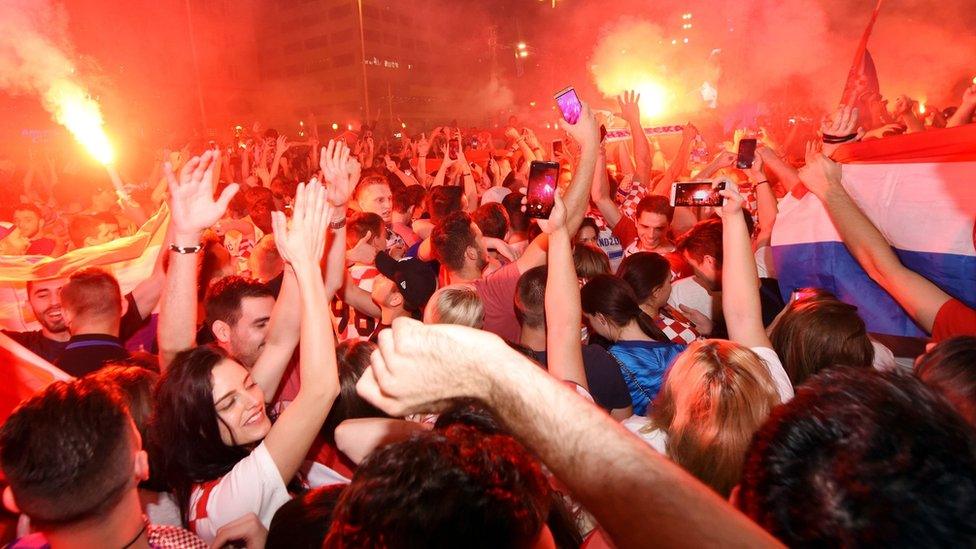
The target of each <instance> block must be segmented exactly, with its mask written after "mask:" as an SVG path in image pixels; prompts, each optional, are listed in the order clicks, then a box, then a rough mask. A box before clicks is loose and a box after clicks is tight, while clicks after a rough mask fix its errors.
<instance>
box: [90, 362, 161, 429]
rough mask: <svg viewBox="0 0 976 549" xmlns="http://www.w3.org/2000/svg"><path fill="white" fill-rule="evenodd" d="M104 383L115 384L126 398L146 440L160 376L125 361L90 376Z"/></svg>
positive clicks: (113, 363) (109, 365)
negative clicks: (155, 390)
mask: <svg viewBox="0 0 976 549" xmlns="http://www.w3.org/2000/svg"><path fill="white" fill-rule="evenodd" d="M88 377H90V378H94V379H97V380H99V381H102V382H104V383H108V384H110V385H111V384H114V385H115V386H116V387H118V388H119V389H120V390H121V392H122V393H121V394H122V396H123V397H125V402H126V406H127V407H128V408H129V414H130V415H131V416H132V421H133V422H135V424H136V429H138V430H139V434H140V435H142V436H143V438H146V433H147V428H148V426H149V417H150V416H151V415H152V411H153V403H154V402H155V401H154V400H153V394H152V393H153V389H155V387H156V382H157V381H159V374H158V373H156V372H153V371H152V370H147V369H145V368H142V367H139V366H132V365H128V364H126V363H125V362H124V361H119V362H112V363H109V364H107V365H106V366H105V367H104V368H102V369H101V370H98V371H96V372H93V373H91V374H89V375H88Z"/></svg>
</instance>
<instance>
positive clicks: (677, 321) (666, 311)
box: [654, 305, 701, 345]
mask: <svg viewBox="0 0 976 549" xmlns="http://www.w3.org/2000/svg"><path fill="white" fill-rule="evenodd" d="M654 324H655V325H656V326H657V327H658V328H660V329H661V331H662V332H664V335H666V336H668V339H669V340H671V342H672V343H683V344H686V345H687V344H689V343H691V342H693V341H695V340H696V339H698V338H699V337H701V334H699V333H698V331H697V330H695V325H694V324H693V323H692V322H691V321H690V320H688V318H687V317H685V315H683V314H681V312H680V311H678V310H677V309H673V308H672V307H671V306H670V305H665V306H664V307H661V309H660V311H658V314H657V316H655V317H654Z"/></svg>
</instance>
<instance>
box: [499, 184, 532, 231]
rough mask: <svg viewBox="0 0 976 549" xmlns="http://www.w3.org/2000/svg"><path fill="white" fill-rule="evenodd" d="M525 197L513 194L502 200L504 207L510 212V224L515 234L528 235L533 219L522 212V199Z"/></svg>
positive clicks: (517, 193) (520, 194)
mask: <svg viewBox="0 0 976 549" xmlns="http://www.w3.org/2000/svg"><path fill="white" fill-rule="evenodd" d="M523 198H525V195H524V194H522V193H520V192H512V193H511V194H509V195H507V196H505V198H503V199H502V206H504V207H505V211H506V212H508V223H509V227H511V229H512V232H513V233H528V232H529V226H530V224H531V223H530V222H531V219H530V218H529V216H528V215H526V214H525V212H524V211H522V199H523Z"/></svg>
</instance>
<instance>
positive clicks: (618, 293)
mask: <svg viewBox="0 0 976 549" xmlns="http://www.w3.org/2000/svg"><path fill="white" fill-rule="evenodd" d="M580 304H581V305H582V307H583V312H584V313H586V314H589V315H596V314H601V315H603V316H604V318H606V319H607V320H608V321H610V322H612V323H613V324H616V325H617V326H618V327H624V326H626V325H627V323H629V322H631V321H635V322H637V324H638V326H640V329H641V331H643V332H644V333H645V334H647V335H648V336H649V337H651V338H654V339H656V340H658V341H669V340H668V337H667V336H666V335H664V333H663V332H661V329H660V328H658V327H657V326H655V325H654V321H653V319H651V318H650V317H649V316H647V314H646V313H644V311H642V310H641V308H640V303H639V302H638V301H637V296H635V295H634V290H633V289H631V287H630V286H629V285H628V284H627V283H626V282H624V281H623V280H621V279H620V278H618V277H616V276H613V275H597V276H595V277H593V278H591V279H590V280H589V282H587V283H586V284H584V285H583V289H582V290H580Z"/></svg>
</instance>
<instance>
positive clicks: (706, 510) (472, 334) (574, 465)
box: [357, 318, 778, 548]
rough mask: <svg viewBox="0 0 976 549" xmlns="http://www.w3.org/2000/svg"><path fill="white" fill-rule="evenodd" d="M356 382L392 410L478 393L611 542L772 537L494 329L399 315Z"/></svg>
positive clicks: (766, 543)
mask: <svg viewBox="0 0 976 549" xmlns="http://www.w3.org/2000/svg"><path fill="white" fill-rule="evenodd" d="M485 357H491V359H490V360H488V359H486V358H485ZM357 390H358V392H359V394H360V395H361V396H363V398H365V399H366V400H368V401H370V402H371V403H373V404H374V405H376V406H377V407H379V408H380V409H382V410H383V411H385V412H387V413H389V414H392V415H395V416H402V415H405V414H408V413H413V412H421V411H423V412H432V411H439V410H442V409H443V408H444V407H445V406H446V405H447V404H448V403H449V402H450V400H451V399H454V398H458V397H467V398H475V399H478V400H480V401H482V402H484V403H485V404H486V405H487V406H488V407H489V408H491V409H492V410H494V412H495V413H496V414H497V417H498V418H499V419H500V420H501V421H503V422H504V423H505V425H506V426H507V427H508V428H509V430H510V431H511V432H512V434H513V435H514V436H515V437H516V438H518V439H519V440H520V441H521V442H522V443H523V444H525V446H526V447H527V448H528V449H529V450H531V451H532V452H533V453H534V454H535V455H537V456H539V458H540V459H541V460H542V462H543V463H545V465H546V466H547V467H548V469H549V470H550V471H551V472H552V473H553V474H554V475H555V476H556V477H557V478H558V479H559V480H560V481H561V482H562V483H563V484H565V485H566V486H567V487H568V488H569V490H570V491H571V492H572V493H573V496H574V497H575V498H577V499H578V500H579V501H580V503H582V504H583V505H584V506H585V507H586V509H587V510H588V511H590V512H591V513H593V515H594V516H595V518H596V520H597V521H598V522H599V523H600V525H601V526H602V527H603V528H604V529H605V530H606V531H607V533H608V534H609V536H610V537H611V538H612V540H613V543H614V545H616V546H617V547H620V548H630V547H647V545H648V540H654V544H656V545H660V546H665V547H666V546H689V547H718V546H721V547H728V546H744V547H773V546H777V545H778V544H777V542H776V540H775V539H773V538H772V537H771V536H770V535H769V534H768V533H766V532H765V531H763V530H762V528H760V527H759V526H757V525H756V524H755V523H753V522H752V521H750V520H749V519H748V518H746V517H745V516H744V515H742V514H741V513H739V512H738V511H737V510H736V509H735V508H734V507H733V506H732V505H730V504H729V503H728V502H726V501H724V500H723V499H721V498H720V497H718V496H717V495H716V494H715V493H714V492H713V491H711V490H710V489H709V488H707V487H705V486H704V485H703V484H701V483H700V482H699V481H698V480H696V479H695V478H694V477H692V476H691V475H690V474H688V473H686V472H685V471H684V470H682V469H681V467H679V466H678V465H676V464H674V463H673V462H672V461H671V460H669V459H668V458H667V457H665V456H664V455H662V454H659V453H657V452H655V451H654V450H652V449H651V448H650V447H649V446H647V444H644V443H643V442H641V441H640V439H638V438H637V437H634V436H633V435H631V434H630V433H628V432H627V431H626V430H625V429H624V428H623V427H622V426H621V425H619V424H618V423H617V422H616V421H614V420H613V419H612V418H610V416H608V415H607V414H605V413H603V412H602V411H601V410H600V409H599V408H597V407H596V406H593V405H591V404H589V403H587V402H586V401H584V400H583V399H581V398H579V397H578V396H577V395H576V394H575V393H574V392H573V391H572V390H570V389H569V388H568V387H566V386H565V384H563V383H560V382H558V381H556V380H555V379H553V377H552V376H550V375H547V374H546V373H545V372H543V371H542V370H541V369H540V368H539V367H538V366H536V365H534V364H532V363H531V362H529V360H528V359H526V358H524V357H523V356H522V355H520V354H519V353H518V352H517V351H514V350H513V349H511V348H509V347H508V346H507V345H506V344H505V343H504V342H503V341H502V339H501V338H499V337H498V336H495V335H493V334H490V333H487V332H482V331H479V330H473V329H471V328H466V327H462V326H454V325H447V324H441V325H430V326H424V325H423V324H421V323H419V322H417V321H414V320H409V319H403V318H399V319H396V320H395V321H394V322H393V329H392V330H385V331H383V332H381V333H380V336H379V352H377V353H374V354H373V363H372V365H371V366H370V367H369V368H367V369H366V372H365V373H364V374H363V376H362V377H361V378H360V380H359V384H358V386H357ZM567 418H572V420H571V421H568V420H567ZM648 509H654V510H655V511H654V512H652V513H648Z"/></svg>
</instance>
